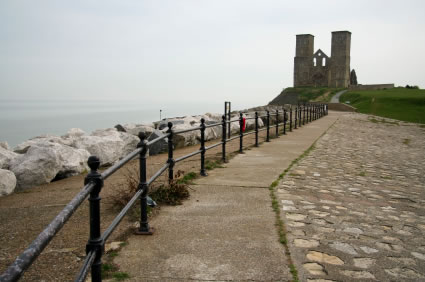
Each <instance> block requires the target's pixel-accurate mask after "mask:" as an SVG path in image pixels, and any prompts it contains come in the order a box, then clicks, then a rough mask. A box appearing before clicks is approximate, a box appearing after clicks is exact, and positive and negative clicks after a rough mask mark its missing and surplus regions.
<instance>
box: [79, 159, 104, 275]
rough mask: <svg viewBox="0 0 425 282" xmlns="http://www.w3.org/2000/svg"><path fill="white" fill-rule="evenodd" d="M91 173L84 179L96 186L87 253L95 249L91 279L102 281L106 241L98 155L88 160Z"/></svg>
mask: <svg viewBox="0 0 425 282" xmlns="http://www.w3.org/2000/svg"><path fill="white" fill-rule="evenodd" d="M87 163H88V165H89V167H90V173H89V174H88V175H87V176H86V178H85V179H84V184H85V185H87V184H88V183H90V182H94V183H95V186H94V187H93V190H92V191H91V192H90V197H89V202H90V238H89V241H88V243H87V245H86V253H87V254H88V253H89V252H91V251H95V252H96V255H95V259H94V262H93V265H92V267H91V279H92V281H94V282H98V281H102V255H103V253H104V242H103V241H102V239H101V234H100V197H99V193H100V190H102V187H103V177H102V175H101V174H100V173H99V172H98V171H97V170H98V169H99V166H100V160H99V158H98V157H96V156H90V157H89V159H88V161H87Z"/></svg>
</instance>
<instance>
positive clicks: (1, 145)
mask: <svg viewBox="0 0 425 282" xmlns="http://www.w3.org/2000/svg"><path fill="white" fill-rule="evenodd" d="M0 148H3V149H6V150H10V147H9V144H8V143H7V142H6V141H2V142H0Z"/></svg>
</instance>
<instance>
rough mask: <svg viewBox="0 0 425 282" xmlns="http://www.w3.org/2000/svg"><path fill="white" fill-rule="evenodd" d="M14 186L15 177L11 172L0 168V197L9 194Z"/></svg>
mask: <svg viewBox="0 0 425 282" xmlns="http://www.w3.org/2000/svg"><path fill="white" fill-rule="evenodd" d="M15 187H16V177H15V174H13V172H11V171H9V170H5V169H0V197H1V196H6V195H9V194H11V193H12V192H13V191H14V190H15Z"/></svg>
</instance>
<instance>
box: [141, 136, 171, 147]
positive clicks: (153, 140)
mask: <svg viewBox="0 0 425 282" xmlns="http://www.w3.org/2000/svg"><path fill="white" fill-rule="evenodd" d="M169 136H170V134H169V133H167V134H164V135H162V136H159V137H157V138H155V139H152V140H151V141H149V142H148V143H147V144H146V146H150V145H153V144H155V143H156V142H159V141H161V140H162V139H165V138H168V137H169Z"/></svg>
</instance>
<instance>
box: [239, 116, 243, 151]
mask: <svg viewBox="0 0 425 282" xmlns="http://www.w3.org/2000/svg"><path fill="white" fill-rule="evenodd" d="M242 126H243V116H242V113H239V153H243V130H242Z"/></svg>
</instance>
